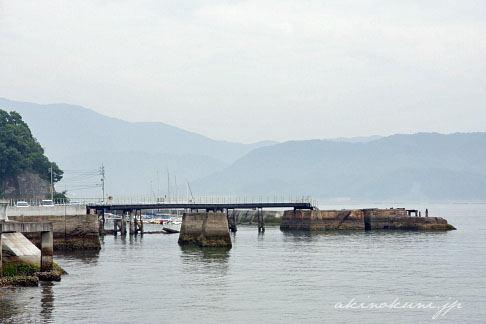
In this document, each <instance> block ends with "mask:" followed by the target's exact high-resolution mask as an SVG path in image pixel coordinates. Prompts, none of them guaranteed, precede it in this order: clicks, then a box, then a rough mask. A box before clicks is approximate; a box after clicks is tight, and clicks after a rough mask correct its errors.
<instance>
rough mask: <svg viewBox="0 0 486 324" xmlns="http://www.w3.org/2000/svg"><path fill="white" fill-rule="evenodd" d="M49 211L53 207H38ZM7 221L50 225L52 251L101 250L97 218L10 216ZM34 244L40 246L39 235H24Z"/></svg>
mask: <svg viewBox="0 0 486 324" xmlns="http://www.w3.org/2000/svg"><path fill="white" fill-rule="evenodd" d="M39 208H45V209H51V208H54V207H39ZM10 211H11V209H10V208H9V211H8V213H9V219H10V220H12V221H17V222H36V223H43V222H49V223H52V227H53V235H54V250H99V249H100V248H101V245H100V238H99V235H98V216H97V215H86V214H85V213H86V209H83V211H84V214H80V215H76V216H69V215H66V216H11V212H10ZM25 236H26V237H28V238H29V239H30V240H31V241H32V242H33V243H34V244H36V245H37V246H40V234H38V233H30V234H27V233H26V234H25Z"/></svg>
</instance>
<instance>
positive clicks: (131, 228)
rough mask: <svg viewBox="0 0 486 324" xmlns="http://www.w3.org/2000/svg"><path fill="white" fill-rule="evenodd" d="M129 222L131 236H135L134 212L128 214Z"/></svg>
mask: <svg viewBox="0 0 486 324" xmlns="http://www.w3.org/2000/svg"><path fill="white" fill-rule="evenodd" d="M128 217H129V221H128V223H129V224H130V235H133V234H135V214H134V210H130V211H129V213H128Z"/></svg>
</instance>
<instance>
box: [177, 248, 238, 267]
mask: <svg viewBox="0 0 486 324" xmlns="http://www.w3.org/2000/svg"><path fill="white" fill-rule="evenodd" d="M179 248H180V249H181V252H182V254H181V257H182V258H184V259H186V258H190V259H191V260H190V261H191V262H194V261H200V262H204V263H214V262H215V263H227V262H228V258H229V255H230V249H229V248H201V247H199V246H193V245H181V246H179Z"/></svg>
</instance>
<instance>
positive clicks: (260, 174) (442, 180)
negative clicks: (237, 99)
mask: <svg viewBox="0 0 486 324" xmlns="http://www.w3.org/2000/svg"><path fill="white" fill-rule="evenodd" d="M485 161H486V133H472V134H459V133H458V134H449V135H441V134H430V133H429V134H414V135H394V136H389V137H384V138H380V139H377V140H373V141H369V142H366V141H365V142H357V143H348V142H336V141H326V140H312V141H291V142H286V143H282V144H275V145H272V146H268V147H263V148H258V149H255V150H253V151H252V152H250V153H248V154H247V155H246V156H244V157H242V158H241V159H239V160H238V161H236V162H235V163H233V164H232V165H231V166H229V167H227V168H225V169H224V170H222V171H220V172H217V173H215V174H212V175H211V176H209V177H207V178H205V179H201V180H199V181H197V182H196V183H195V184H194V188H195V189H196V190H203V188H204V190H209V189H211V193H215V194H216V193H229V194H233V193H239V194H241V193H243V194H253V193H257V192H258V193H266V194H284V195H290V194H297V195H306V194H309V195H313V196H315V197H320V198H321V199H322V198H324V199H335V198H351V199H362V200H390V199H398V200H400V199H402V200H403V199H409V200H427V199H433V200H486V166H485Z"/></svg>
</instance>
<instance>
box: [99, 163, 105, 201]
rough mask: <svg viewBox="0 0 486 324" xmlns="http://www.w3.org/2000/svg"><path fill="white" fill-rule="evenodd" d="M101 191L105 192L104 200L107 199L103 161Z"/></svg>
mask: <svg viewBox="0 0 486 324" xmlns="http://www.w3.org/2000/svg"><path fill="white" fill-rule="evenodd" d="M100 171H101V191H102V193H103V200H102V202H104V201H105V166H104V165H103V163H101V170H100Z"/></svg>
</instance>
